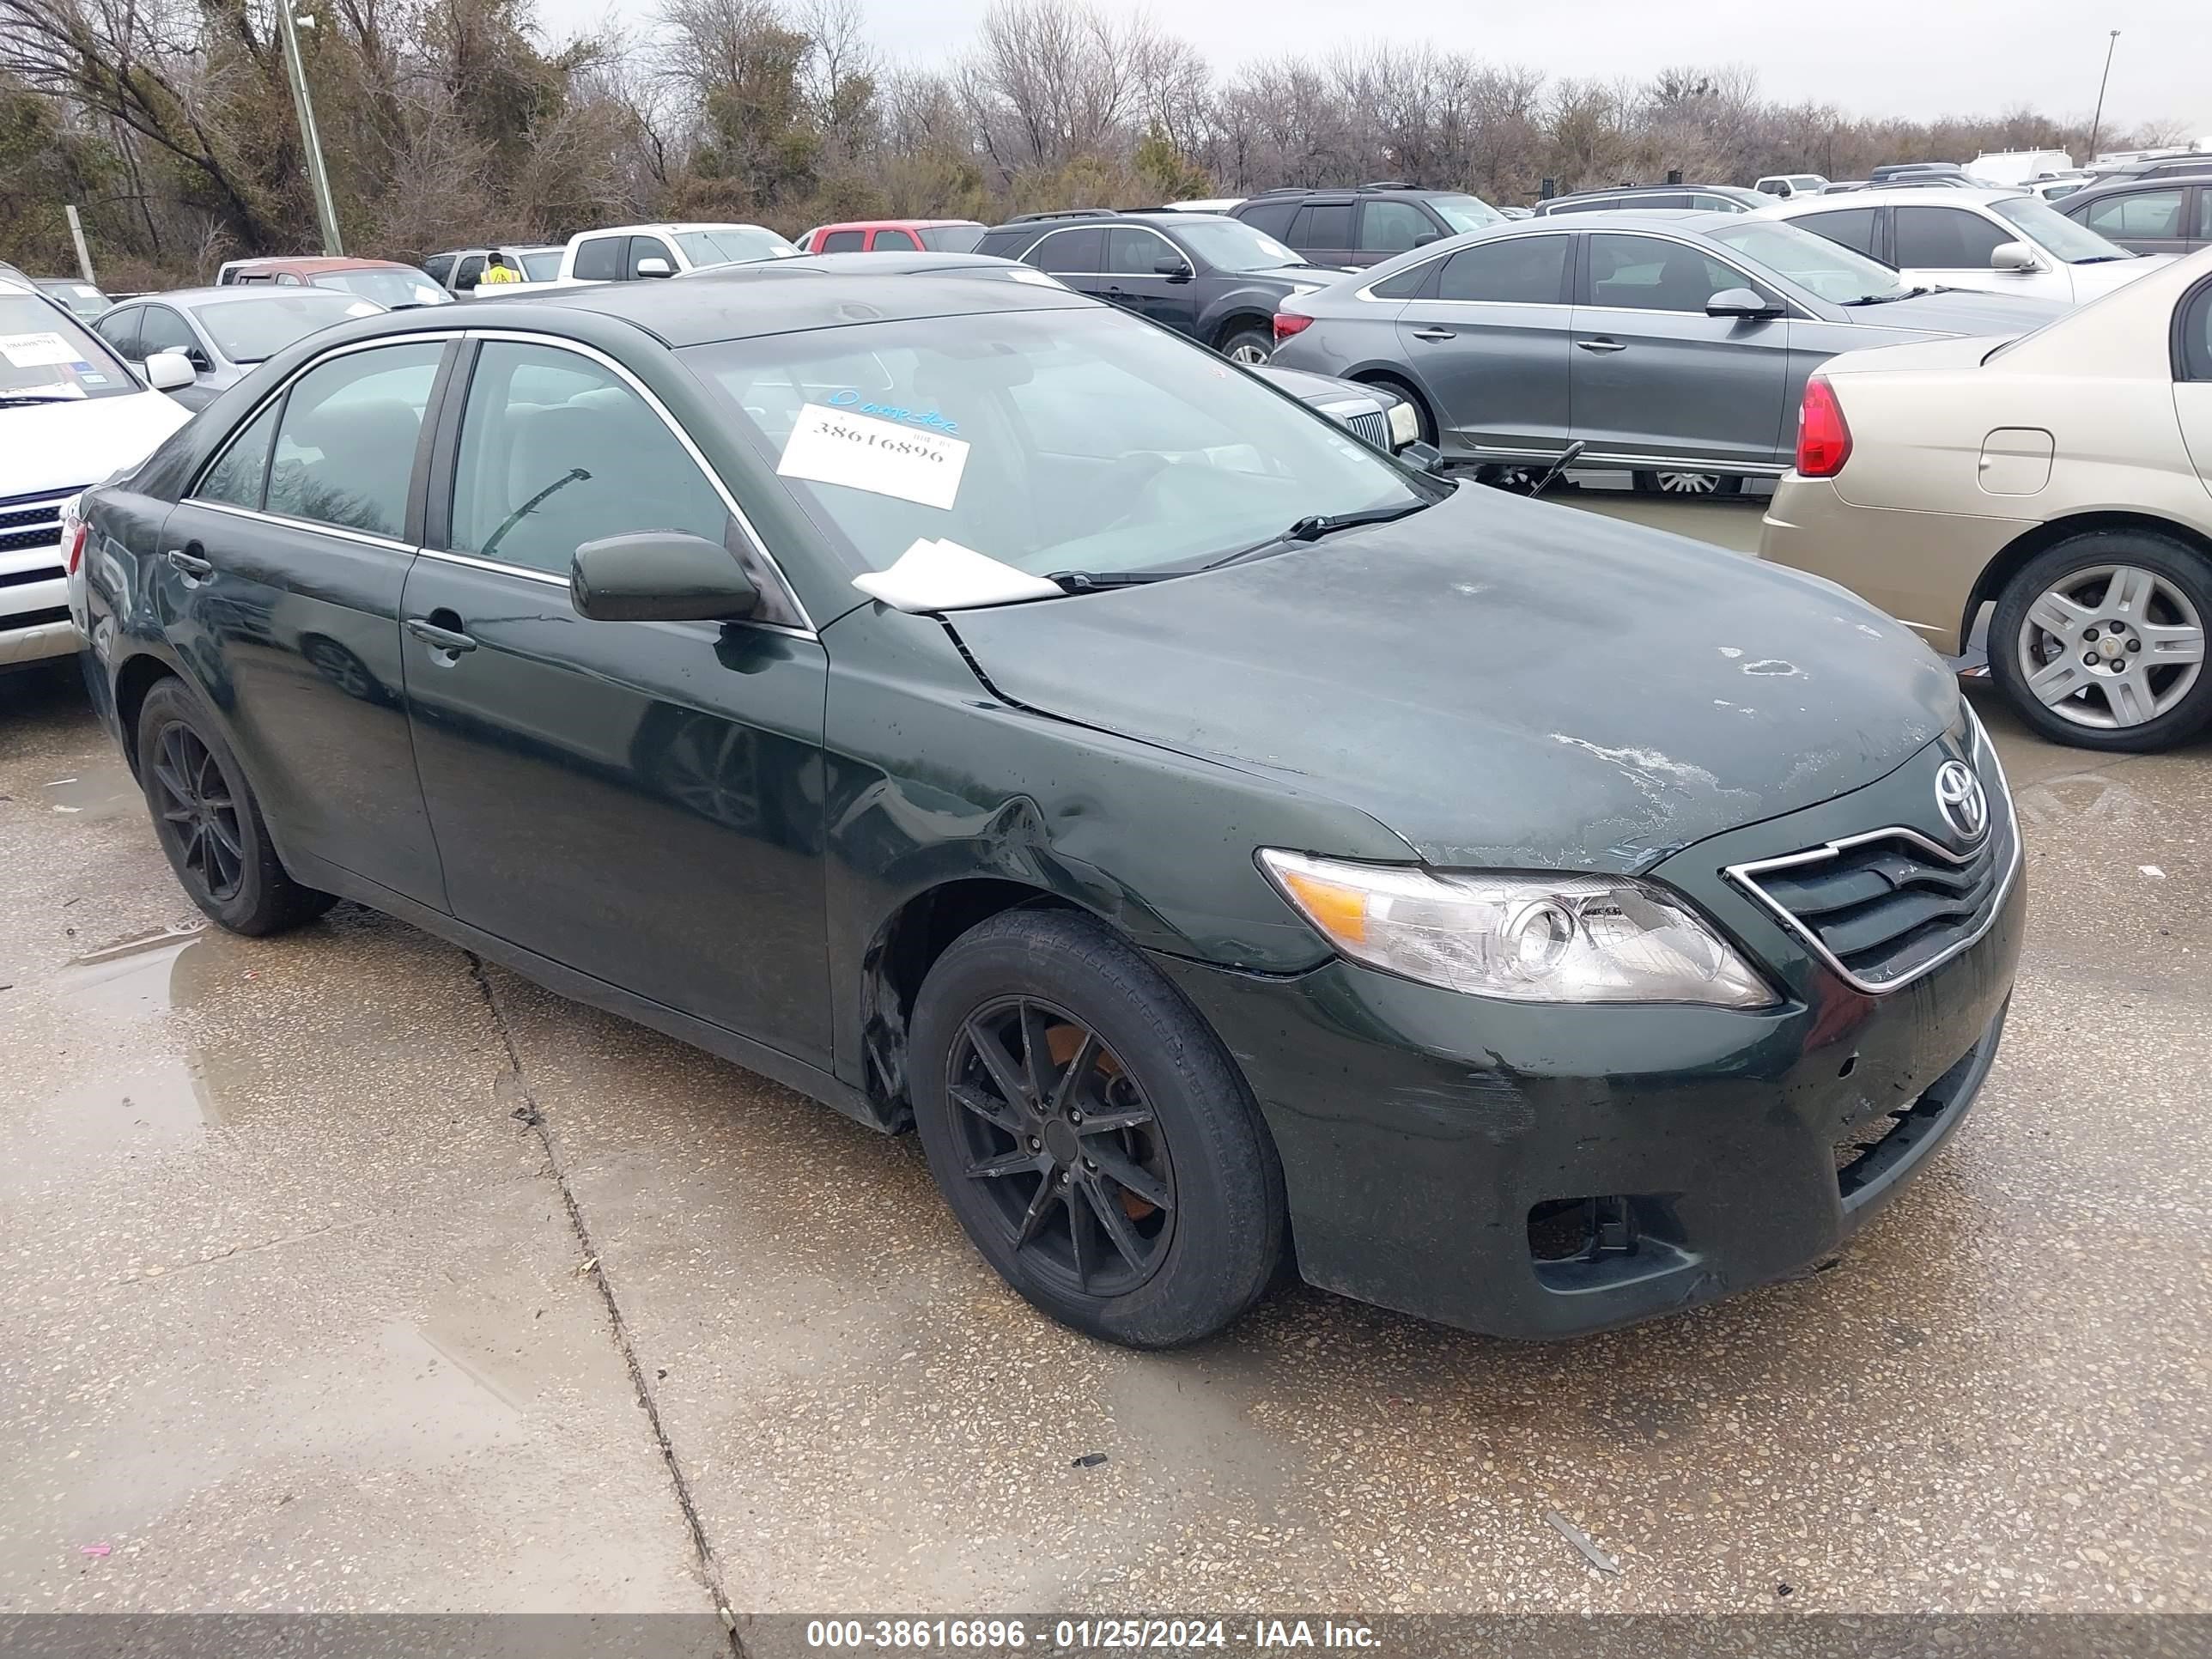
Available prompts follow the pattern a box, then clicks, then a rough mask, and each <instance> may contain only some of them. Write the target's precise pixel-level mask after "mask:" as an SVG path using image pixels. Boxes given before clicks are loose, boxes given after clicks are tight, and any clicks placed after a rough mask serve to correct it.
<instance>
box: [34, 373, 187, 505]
mask: <svg viewBox="0 0 2212 1659" xmlns="http://www.w3.org/2000/svg"><path fill="white" fill-rule="evenodd" d="M191 417H192V412H191V410H188V409H186V408H185V406H184V405H183V404H179V403H176V402H174V401H173V400H172V399H170V398H167V397H166V396H165V395H163V394H162V393H161V392H133V393H131V395H129V396H128V397H122V398H71V399H70V400H69V401H68V402H66V403H52V404H24V405H21V406H19V407H16V408H13V409H0V497H4V496H9V495H36V494H38V493H39V492H40V491H41V490H51V489H70V488H72V487H75V486H79V485H84V484H94V483H100V481H101V480H102V479H103V478H106V477H108V476H109V475H111V474H112V473H115V472H118V471H122V470H123V469H124V468H125V467H126V466H136V465H137V464H138V463H139V462H140V461H143V460H144V459H146V457H147V456H148V455H149V454H151V453H153V450H154V447H155V445H156V444H158V443H160V442H161V440H162V439H164V438H166V437H167V436H168V435H170V434H171V433H172V432H174V431H175V430H176V429H177V428H179V427H180V426H182V425H183V424H184V423H185V422H186V421H189V420H190V419H191Z"/></svg>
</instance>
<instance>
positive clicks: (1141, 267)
mask: <svg viewBox="0 0 2212 1659" xmlns="http://www.w3.org/2000/svg"><path fill="white" fill-rule="evenodd" d="M1178 257H1179V256H1178V255H1177V254H1176V251H1175V249H1173V248H1172V247H1170V246H1168V243H1167V239H1166V238H1165V237H1163V236H1159V235H1156V234H1154V233H1152V231H1149V230H1144V229H1141V228H1139V227H1137V226H1135V225H1114V226H1111V227H1109V228H1108V230H1107V232H1106V263H1105V266H1104V269H1105V270H1107V271H1108V272H1109V274H1110V275H1113V276H1152V275H1154V274H1155V273H1154V271H1153V269H1152V267H1153V266H1155V265H1157V264H1159V262H1160V261H1161V260H1163V259H1172V258H1178Z"/></svg>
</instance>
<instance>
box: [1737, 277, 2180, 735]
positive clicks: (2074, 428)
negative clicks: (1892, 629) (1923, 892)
mask: <svg viewBox="0 0 2212 1659" xmlns="http://www.w3.org/2000/svg"><path fill="white" fill-rule="evenodd" d="M1759 555H1760V556H1761V557H1762V558H1765V559H1770V560H1772V561H1774V562H1777V563H1778V564H1786V565H1791V566H1794V567H1795V568H1797V569H1800V570H1806V571H1810V572H1811V573H1813V574H1815V575H1819V576H1826V577H1827V578H1828V579H1830V580H1832V581H1836V582H1839V583H1841V584H1842V585H1843V586H1845V587H1848V588H1850V589H1851V590H1852V591H1853V592H1857V593H1859V594H1861V595H1862V596H1863V597H1864V598H1866V599H1869V600H1871V601H1872V602H1873V603H1874V604H1875V605H1880V606H1881V608H1882V609H1884V610H1886V611H1889V612H1890V613H1891V614H1892V615H1893V616H1894V617H1897V618H1898V619H1899V621H1901V622H1903V623H1905V624H1906V625H1907V626H1909V627H1911V629H1914V630H1915V631H1916V632H1917V633H1918V634H1919V635H1921V637H1922V638H1923V639H1924V640H1926V641H1928V643H1929V645H1931V646H1933V647H1935V648H1936V650H1937V651H1938V652H1940V653H1943V654H1944V655H1946V656H1957V655H1959V654H1960V652H1961V651H1962V650H1963V648H1964V647H1965V644H1966V641H1967V640H1968V638H1969V637H1970V636H1971V635H1972V631H1973V628H1974V625H1975V623H1976V620H1977V619H1978V617H1980V615H1981V613H1982V611H1983V608H1984V606H1985V605H1993V606H1994V607H1995V611H1994V613H1993V614H1992V616H1991V617H1990V623H1989V633H1988V646H1989V661H1990V678H1992V679H1994V680H1995V681H1996V684H1997V686H1998V688H1999V689H2000V690H2002V692H2003V693H2004V695H2005V696H2006V698H2007V699H2008V701H2009V702H2011V703H2012V704H2013V705H2014V707H2015V708H2017V709H2018V710H2019V711H2020V713H2021V718H2022V719H2024V720H2027V723H2028V724H2029V725H2030V726H2033V727H2034V728H2035V729H2036V730H2037V731H2039V732H2041V733H2043V734H2044V735H2045V737H2048V738H2052V739H2053V740H2055V741H2057V742H2060V743H2069V744H2078V745H2080V746H2081V747H2082V748H2086V749H2114V750H2149V749H2163V748H2166V747H2168V746H2170V745H2172V744H2176V743H2179V742H2182V741H2184V740H2185V739H2186V738H2189V737H2191V735H2193V734H2194V733H2196V732H2198V731H2199V730H2201V729H2202V728H2203V726H2205V725H2206V723H2207V722H2208V720H2212V674H2208V673H2207V672H2206V671H2205V667H2204V639H2205V628H2206V623H2207V621H2208V619H2212V249H2208V250H2206V251H2204V252H2200V253H2197V254H2194V255H2192V256H2191V257H2190V258H2185V259H2181V260H2178V261H2176V262H2175V263H2174V264H2172V265H2170V266H2167V267H2166V269H2164V270H2157V271H2154V272H2152V273H2150V274H2149V275H2148V276H2144V277H2143V278H2142V279H2141V280H2140V281H2137V282H2136V283H2131V284H2130V285H2129V286H2128V287H2126V288H2124V289H2120V290H2119V291H2118V292H2117V293H2114V294H2112V295H2110V296H2109V297H2107V298H2106V299H2103V300H2100V301H2097V302H2095V303H2094V304H2092V305H2088V306H2085V307H2082V308H2081V310H2079V311H2075V312H2071V313H2068V314H2067V315H2066V316H2065V317H2063V318H2062V319H2059V320H2058V321H2057V322H2055V323H2051V324H2050V325H2047V326H2045V327H2044V328H2041V329H2039V330H2038V331H2035V332H2034V333H2033V334H2027V335H2023V336H2021V337H2019V338H2018V339H2015V340H2009V341H1996V340H1988V339H1978V340H1976V339H1968V340H1940V341H1933V342H1930V343H1926V344H1922V345H1903V346H1891V347H1887V348H1884V349H1879V350H1873V351H1854V352H1850V353H1847V354H1845V355H1844V356H1839V357H1834V358H1831V359H1830V360H1829V361H1828V362H1826V364H1825V365H1824V366H1823V367H1822V368H1821V369H1820V372H1819V373H1818V374H1815V375H1814V377H1813V378H1812V380H1809V381H1808V383H1807V385H1806V388H1805V399H1804V405H1803V409H1802V413H1801V416H1800V419H1799V427H1798V443H1797V460H1796V468H1795V469H1794V470H1793V471H1791V472H1790V474H1789V475H1788V476H1787V477H1785V478H1784V480H1783V481H1782V483H1781V484H1780V485H1779V486H1778V488H1777V489H1776V490H1775V492H1774V500H1773V503H1772V505H1771V507H1769V509H1768V511H1767V513H1766V518H1765V524H1764V526H1763V531H1762V534H1761V537H1760V542H1759Z"/></svg>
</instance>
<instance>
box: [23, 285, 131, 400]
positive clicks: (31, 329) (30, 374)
mask: <svg viewBox="0 0 2212 1659" xmlns="http://www.w3.org/2000/svg"><path fill="white" fill-rule="evenodd" d="M140 389H141V388H140V386H139V385H138V382H137V380H136V379H135V378H134V377H133V376H132V374H131V371H130V370H129V369H127V368H124V367H123V365H122V364H120V363H118V362H116V361H115V359H114V358H113V357H112V356H110V355H109V353H108V351H107V349H106V347H105V346H103V345H102V344H101V343H100V342H99V341H97V340H95V339H94V337H92V336H91V335H90V334H88V333H87V332H86V331H84V329H83V328H82V327H81V326H79V325H78V323H77V320H76V318H74V317H72V316H70V314H69V313H67V312H66V311H64V310H63V309H62V308H61V307H59V306H58V305H54V304H52V303H51V302H49V301H46V300H43V299H39V298H36V297H34V296H33V295H28V294H0V400H4V399H7V398H71V399H75V398H113V397H118V396H123V395H125V394H128V393H130V392H137V391H138V390H140Z"/></svg>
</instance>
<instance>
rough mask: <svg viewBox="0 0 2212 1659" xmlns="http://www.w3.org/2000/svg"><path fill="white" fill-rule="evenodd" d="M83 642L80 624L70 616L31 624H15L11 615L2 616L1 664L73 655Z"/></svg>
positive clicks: (0, 665)
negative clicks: (11, 620) (9, 617)
mask: <svg viewBox="0 0 2212 1659" xmlns="http://www.w3.org/2000/svg"><path fill="white" fill-rule="evenodd" d="M83 643H84V636H83V635H81V634H79V633H78V632H77V631H76V623H73V622H71V621H70V620H69V618H68V617H60V618H58V619H57V620H54V621H52V622H40V623H32V624H31V625H30V626H28V627H27V628H24V627H11V626H10V625H9V619H8V618H7V617H0V668H12V667H15V666H16V665H19V664H24V663H33V662H45V661H47V660H48V659H51V658H54V657H67V656H72V655H74V654H75V653H76V650H77V648H78V647H80V646H82V644H83Z"/></svg>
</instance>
